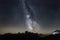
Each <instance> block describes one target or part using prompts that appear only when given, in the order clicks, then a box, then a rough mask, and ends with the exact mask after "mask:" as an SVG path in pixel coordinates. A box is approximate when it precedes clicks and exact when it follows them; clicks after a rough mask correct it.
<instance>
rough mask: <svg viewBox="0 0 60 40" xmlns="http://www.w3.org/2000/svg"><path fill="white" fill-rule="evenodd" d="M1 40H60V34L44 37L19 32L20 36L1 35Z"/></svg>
mask: <svg viewBox="0 0 60 40" xmlns="http://www.w3.org/2000/svg"><path fill="white" fill-rule="evenodd" d="M0 40H60V34H56V35H53V34H50V35H43V34H38V33H32V32H28V31H26V32H25V33H20V32H18V34H11V33H6V34H3V35H2V34H0Z"/></svg>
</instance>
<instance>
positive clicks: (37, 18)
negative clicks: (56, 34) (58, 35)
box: [0, 0, 60, 33]
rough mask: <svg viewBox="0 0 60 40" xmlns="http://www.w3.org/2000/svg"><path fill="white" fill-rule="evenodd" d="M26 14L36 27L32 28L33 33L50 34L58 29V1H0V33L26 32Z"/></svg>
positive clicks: (59, 5) (59, 11) (59, 19)
mask: <svg viewBox="0 0 60 40" xmlns="http://www.w3.org/2000/svg"><path fill="white" fill-rule="evenodd" d="M27 14H30V19H31V21H32V22H34V23H33V24H36V25H37V26H35V27H33V26H32V27H33V29H34V30H32V31H33V32H39V33H51V32H52V31H54V30H57V29H60V0H0V29H1V30H0V31H1V32H0V33H6V32H13V33H16V32H24V31H25V30H28V28H27V23H26V20H27V18H26V15H27ZM38 29H39V30H38ZM6 30H8V31H6ZM10 30H13V31H10Z"/></svg>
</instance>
